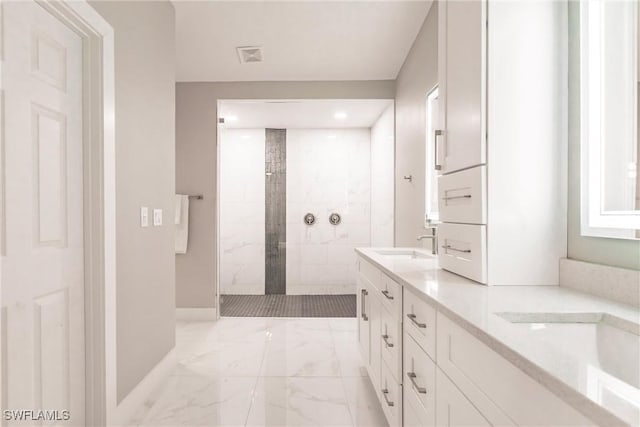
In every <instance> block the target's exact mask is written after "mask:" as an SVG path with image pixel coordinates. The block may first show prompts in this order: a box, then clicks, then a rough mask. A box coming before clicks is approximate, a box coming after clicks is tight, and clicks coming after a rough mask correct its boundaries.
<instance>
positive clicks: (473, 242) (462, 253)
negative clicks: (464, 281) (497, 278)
mask: <svg viewBox="0 0 640 427" xmlns="http://www.w3.org/2000/svg"><path fill="white" fill-rule="evenodd" d="M438 234H439V236H438V240H439V243H438V244H439V246H440V247H439V248H438V263H439V264H440V267H442V268H444V269H445V270H449V271H451V272H452V273H456V274H459V275H461V276H464V277H468V278H469V279H471V280H475V281H477V282H480V283H485V284H486V283H487V226H486V225H467V224H449V223H442V224H440V225H439V226H438Z"/></svg>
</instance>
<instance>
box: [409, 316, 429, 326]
mask: <svg viewBox="0 0 640 427" xmlns="http://www.w3.org/2000/svg"><path fill="white" fill-rule="evenodd" d="M407 317H408V318H409V320H411V321H412V322H413V324H414V325H416V326H417V327H418V328H422V329H424V328H426V327H427V324H426V323H420V322H418V321H417V320H416V315H415V314H407Z"/></svg>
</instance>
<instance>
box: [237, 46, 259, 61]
mask: <svg viewBox="0 0 640 427" xmlns="http://www.w3.org/2000/svg"><path fill="white" fill-rule="evenodd" d="M236 49H237V50H238V58H239V59H240V63H241V64H250V63H253V62H262V48H261V47H260V46H241V47H238V48H236Z"/></svg>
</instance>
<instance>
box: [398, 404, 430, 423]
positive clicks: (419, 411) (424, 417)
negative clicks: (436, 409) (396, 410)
mask: <svg viewBox="0 0 640 427" xmlns="http://www.w3.org/2000/svg"><path fill="white" fill-rule="evenodd" d="M402 410H403V411H404V418H403V422H404V424H403V425H404V426H405V427H431V426H434V425H435V418H433V417H431V416H430V415H429V414H428V413H427V411H426V409H424V408H422V407H420V408H415V407H414V405H413V404H412V403H411V402H407V401H406V400H405V401H404V402H402Z"/></svg>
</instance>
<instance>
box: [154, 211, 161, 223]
mask: <svg viewBox="0 0 640 427" xmlns="http://www.w3.org/2000/svg"><path fill="white" fill-rule="evenodd" d="M153 225H154V226H158V225H162V209H154V210H153Z"/></svg>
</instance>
